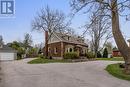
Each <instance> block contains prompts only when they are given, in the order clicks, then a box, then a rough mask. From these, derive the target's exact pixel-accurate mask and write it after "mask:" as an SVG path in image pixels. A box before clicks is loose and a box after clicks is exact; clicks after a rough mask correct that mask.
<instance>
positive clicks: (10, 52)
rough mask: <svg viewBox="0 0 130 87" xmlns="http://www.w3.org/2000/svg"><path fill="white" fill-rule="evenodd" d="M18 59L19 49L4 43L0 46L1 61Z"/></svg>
mask: <svg viewBox="0 0 130 87" xmlns="http://www.w3.org/2000/svg"><path fill="white" fill-rule="evenodd" d="M15 59H17V51H16V50H14V49H12V48H10V47H8V46H6V45H4V46H1V47H0V61H6V60H15Z"/></svg>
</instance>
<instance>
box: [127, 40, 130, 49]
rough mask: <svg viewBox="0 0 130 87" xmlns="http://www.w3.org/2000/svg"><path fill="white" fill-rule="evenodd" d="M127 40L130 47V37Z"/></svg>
mask: <svg viewBox="0 0 130 87" xmlns="http://www.w3.org/2000/svg"><path fill="white" fill-rule="evenodd" d="M127 41H128V46H129V47H130V39H128V40H127Z"/></svg>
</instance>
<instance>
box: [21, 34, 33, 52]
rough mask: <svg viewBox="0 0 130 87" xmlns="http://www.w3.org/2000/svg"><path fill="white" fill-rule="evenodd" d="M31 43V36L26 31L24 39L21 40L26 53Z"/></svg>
mask: <svg viewBox="0 0 130 87" xmlns="http://www.w3.org/2000/svg"><path fill="white" fill-rule="evenodd" d="M31 44H32V36H31V35H30V34H28V33H26V34H25V36H24V41H23V45H24V48H25V50H26V54H27V51H28V49H29V47H31Z"/></svg>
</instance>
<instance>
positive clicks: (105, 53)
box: [103, 48, 108, 58]
mask: <svg viewBox="0 0 130 87" xmlns="http://www.w3.org/2000/svg"><path fill="white" fill-rule="evenodd" d="M103 58H108V51H107V48H105V49H104V51H103Z"/></svg>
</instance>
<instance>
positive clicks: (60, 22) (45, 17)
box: [32, 6, 68, 57]
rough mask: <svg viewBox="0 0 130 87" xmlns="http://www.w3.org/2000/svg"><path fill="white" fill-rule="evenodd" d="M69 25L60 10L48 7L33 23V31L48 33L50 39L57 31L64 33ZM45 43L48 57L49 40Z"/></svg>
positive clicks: (42, 10)
mask: <svg viewBox="0 0 130 87" xmlns="http://www.w3.org/2000/svg"><path fill="white" fill-rule="evenodd" d="M67 26H68V24H66V23H65V15H64V13H63V12H61V11H58V10H51V9H50V8H49V7H48V6H46V7H45V8H43V9H41V11H40V13H39V14H38V15H37V17H35V18H34V20H33V21H32V29H33V30H37V31H40V32H48V33H49V38H50V37H51V34H52V33H53V32H54V31H55V32H56V31H57V32H63V31H64V30H65V28H66V27H67ZM49 38H46V39H47V40H46V41H45V52H46V53H45V55H46V57H47V56H48V40H49Z"/></svg>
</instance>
